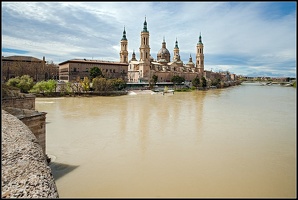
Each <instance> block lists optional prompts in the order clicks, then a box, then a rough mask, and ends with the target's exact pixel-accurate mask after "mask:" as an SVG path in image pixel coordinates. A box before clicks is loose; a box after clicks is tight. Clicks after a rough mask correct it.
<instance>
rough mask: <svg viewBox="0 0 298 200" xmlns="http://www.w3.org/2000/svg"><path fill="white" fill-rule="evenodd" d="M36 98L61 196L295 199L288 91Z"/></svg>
mask: <svg viewBox="0 0 298 200" xmlns="http://www.w3.org/2000/svg"><path fill="white" fill-rule="evenodd" d="M52 101H53V102H54V103H44V102H52ZM36 102H37V103H36V109H37V110H39V111H44V112H47V115H46V120H47V122H50V123H48V124H47V126H46V129H47V135H46V137H47V138H46V139H47V149H46V151H47V154H51V155H55V157H56V159H55V162H56V163H63V165H69V166H75V167H74V168H73V169H75V170H69V171H68V172H67V173H65V174H63V175H61V176H59V179H56V184H57V187H58V191H59V196H60V197H296V143H295V141H296V90H295V89H294V88H286V87H280V86H268V87H267V86H266V87H264V86H260V87H257V86H256V85H255V84H243V85H241V86H236V87H231V88H226V89H216V90H209V91H194V92H188V93H178V92H176V93H175V94H174V95H162V94H160V95H159V94H155V95H151V94H150V93H149V94H137V95H126V96H117V97H92V98H85V97H71V98H55V99H51V98H37V99H36ZM77 166H79V167H77ZM55 170H56V171H58V170H57V169H55V168H53V173H56V171H55Z"/></svg>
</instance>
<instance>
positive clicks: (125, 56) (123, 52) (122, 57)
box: [120, 27, 128, 63]
mask: <svg viewBox="0 0 298 200" xmlns="http://www.w3.org/2000/svg"><path fill="white" fill-rule="evenodd" d="M127 43H128V42H127V38H126V31H125V27H124V31H123V36H122V39H121V50H120V62H121V63H128V51H127Z"/></svg>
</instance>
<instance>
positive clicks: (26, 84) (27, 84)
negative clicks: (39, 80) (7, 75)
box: [6, 75, 34, 93]
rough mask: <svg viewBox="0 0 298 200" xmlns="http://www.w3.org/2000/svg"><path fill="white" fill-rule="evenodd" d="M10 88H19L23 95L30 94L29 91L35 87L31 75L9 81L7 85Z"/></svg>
mask: <svg viewBox="0 0 298 200" xmlns="http://www.w3.org/2000/svg"><path fill="white" fill-rule="evenodd" d="M6 84H7V85H8V86H13V87H17V88H19V89H20V91H21V92H23V93H28V91H29V90H30V89H31V88H32V87H33V86H34V83H33V79H32V78H31V77H30V76H29V75H23V76H21V77H18V76H17V77H16V78H12V79H9V80H8V82H7V83H6Z"/></svg>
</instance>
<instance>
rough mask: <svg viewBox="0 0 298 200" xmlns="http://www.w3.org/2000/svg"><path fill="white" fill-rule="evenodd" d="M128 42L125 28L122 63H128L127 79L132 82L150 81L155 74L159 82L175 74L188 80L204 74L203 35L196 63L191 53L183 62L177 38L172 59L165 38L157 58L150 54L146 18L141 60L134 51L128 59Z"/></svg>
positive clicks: (121, 52)
mask: <svg viewBox="0 0 298 200" xmlns="http://www.w3.org/2000/svg"><path fill="white" fill-rule="evenodd" d="M127 44H128V40H127V38H126V31H125V28H124V31H123V37H122V39H121V50H120V63H128V72H127V80H128V82H130V83H140V82H149V81H150V80H151V78H152V76H153V75H155V76H157V78H158V79H157V81H158V82H170V81H171V78H172V77H173V76H181V77H183V78H185V80H186V81H192V80H193V79H194V78H196V77H201V76H203V75H204V52H203V49H204V45H203V43H202V37H201V35H200V36H199V41H198V43H197V46H196V49H197V52H196V61H195V63H194V62H193V61H192V57H191V55H190V57H189V61H188V63H186V64H184V63H183V61H182V60H181V59H180V54H179V46H178V41H177V39H176V42H175V47H174V49H173V58H172V60H171V54H170V52H169V50H168V49H167V47H166V42H165V39H164V38H163V42H162V46H161V49H160V50H159V51H158V53H157V58H156V59H154V58H153V57H152V56H151V54H150V45H149V30H148V28H147V22H146V18H145V22H144V27H143V31H142V32H141V45H140V48H139V50H140V59H139V60H137V59H136V54H135V52H133V54H132V58H131V59H130V60H128V51H127Z"/></svg>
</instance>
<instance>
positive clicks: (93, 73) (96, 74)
mask: <svg viewBox="0 0 298 200" xmlns="http://www.w3.org/2000/svg"><path fill="white" fill-rule="evenodd" d="M96 77H103V75H102V71H101V70H100V69H99V68H98V67H92V68H91V69H90V79H91V80H93V79H94V78H96Z"/></svg>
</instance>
